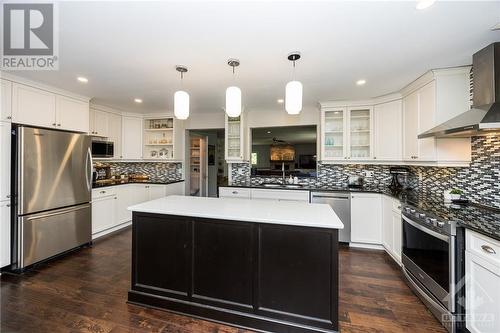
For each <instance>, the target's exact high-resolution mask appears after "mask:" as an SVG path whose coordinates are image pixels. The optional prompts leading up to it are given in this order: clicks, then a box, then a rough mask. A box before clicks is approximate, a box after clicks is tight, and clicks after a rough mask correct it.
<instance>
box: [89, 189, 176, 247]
mask: <svg viewBox="0 0 500 333" xmlns="http://www.w3.org/2000/svg"><path fill="white" fill-rule="evenodd" d="M174 194H175V195H184V182H179V183H174V184H123V185H117V186H108V187H102V188H96V189H93V190H92V237H93V238H97V237H100V236H103V235H105V234H107V233H109V232H112V231H115V230H118V229H120V228H122V227H125V226H127V225H129V224H130V223H129V222H130V221H132V212H130V211H129V210H128V209H127V208H128V207H130V206H132V205H136V204H139V203H141V202H145V201H149V200H154V199H158V198H162V197H164V196H167V195H174Z"/></svg>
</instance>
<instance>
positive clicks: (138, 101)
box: [134, 98, 142, 104]
mask: <svg viewBox="0 0 500 333" xmlns="http://www.w3.org/2000/svg"><path fill="white" fill-rule="evenodd" d="M134 102H136V103H139V104H140V103H142V99H140V98H134Z"/></svg>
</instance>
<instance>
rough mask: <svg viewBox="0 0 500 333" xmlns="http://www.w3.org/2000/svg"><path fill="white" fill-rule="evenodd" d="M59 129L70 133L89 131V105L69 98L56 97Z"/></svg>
mask: <svg viewBox="0 0 500 333" xmlns="http://www.w3.org/2000/svg"><path fill="white" fill-rule="evenodd" d="M56 120H57V125H56V126H57V127H58V128H63V129H66V130H70V131H77V132H84V133H86V132H88V131H89V103H88V102H83V101H79V100H76V99H74V98H69V97H66V96H61V95H57V96H56Z"/></svg>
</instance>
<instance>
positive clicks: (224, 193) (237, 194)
mask: <svg viewBox="0 0 500 333" xmlns="http://www.w3.org/2000/svg"><path fill="white" fill-rule="evenodd" d="M250 197H251V193H250V189H249V188H235V187H219V198H237V199H250Z"/></svg>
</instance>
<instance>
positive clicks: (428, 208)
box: [227, 184, 500, 241]
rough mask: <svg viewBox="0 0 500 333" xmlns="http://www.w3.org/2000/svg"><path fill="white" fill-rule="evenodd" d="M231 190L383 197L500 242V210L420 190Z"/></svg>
mask: <svg viewBox="0 0 500 333" xmlns="http://www.w3.org/2000/svg"><path fill="white" fill-rule="evenodd" d="M227 187H245V188H263V189H286V190H302V191H325V192H361V193H363V192H364V193H380V194H385V195H387V196H390V197H392V198H395V199H398V200H401V202H402V203H408V204H410V205H413V206H415V207H418V208H419V209H421V210H422V211H424V212H426V213H429V214H431V215H435V216H436V217H439V218H441V219H444V220H448V221H453V222H456V223H457V225H458V226H459V227H463V228H467V229H470V230H474V231H477V232H479V233H481V234H483V235H486V236H488V237H491V238H494V239H496V240H499V241H500V209H497V208H492V207H485V206H481V205H476V204H473V203H470V204H467V205H456V204H446V203H445V202H444V200H443V199H442V198H439V197H436V196H435V195H432V194H429V193H424V192H419V191H416V190H399V191H396V190H393V189H391V188H389V187H387V186H364V187H361V188H357V187H335V186H314V185H304V186H302V187H300V188H286V187H265V186H262V185H252V184H239V185H228V186H227Z"/></svg>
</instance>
